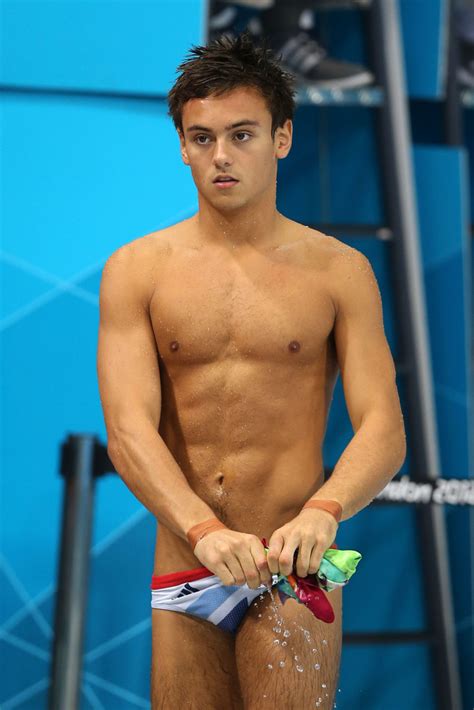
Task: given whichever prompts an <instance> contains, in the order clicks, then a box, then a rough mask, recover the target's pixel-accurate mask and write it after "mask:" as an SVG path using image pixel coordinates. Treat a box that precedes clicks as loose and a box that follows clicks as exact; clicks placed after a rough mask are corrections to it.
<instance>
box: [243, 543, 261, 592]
mask: <svg viewBox="0 0 474 710" xmlns="http://www.w3.org/2000/svg"><path fill="white" fill-rule="evenodd" d="M239 562H240V564H241V566H242V569H243V571H244V575H245V581H246V582H247V584H248V586H249V587H250V589H257V587H258V586H259V585H260V572H259V570H258V568H257V565H256V564H255V560H254V557H253V554H252V552H251V550H250V547H248V548H246V549H245V550H243V551H242V552H240V553H239Z"/></svg>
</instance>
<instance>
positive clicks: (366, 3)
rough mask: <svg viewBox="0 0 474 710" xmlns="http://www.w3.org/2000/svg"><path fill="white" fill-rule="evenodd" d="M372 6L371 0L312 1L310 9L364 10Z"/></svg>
mask: <svg viewBox="0 0 474 710" xmlns="http://www.w3.org/2000/svg"><path fill="white" fill-rule="evenodd" d="M371 5H372V0H313V2H312V4H311V7H312V8H314V9H315V10H333V9H336V8H338V7H356V8H366V7H370V6H371Z"/></svg>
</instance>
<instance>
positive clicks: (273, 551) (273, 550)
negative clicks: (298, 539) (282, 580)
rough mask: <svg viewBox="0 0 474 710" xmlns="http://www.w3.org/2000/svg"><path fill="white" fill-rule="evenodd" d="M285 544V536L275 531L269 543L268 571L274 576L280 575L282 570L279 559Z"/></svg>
mask: <svg viewBox="0 0 474 710" xmlns="http://www.w3.org/2000/svg"><path fill="white" fill-rule="evenodd" d="M284 544H285V539H284V537H283V534H282V533H280V532H278V531H275V532H274V533H273V535H272V536H271V538H270V541H269V543H268V552H267V564H268V569H269V570H270V572H271V573H272V574H279V572H280V568H279V562H278V560H279V558H280V554H281V551H282V549H283V546H284Z"/></svg>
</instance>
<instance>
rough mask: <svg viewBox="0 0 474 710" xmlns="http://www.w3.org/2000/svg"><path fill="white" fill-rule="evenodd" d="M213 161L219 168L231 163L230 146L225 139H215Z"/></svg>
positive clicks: (226, 166)
mask: <svg viewBox="0 0 474 710" xmlns="http://www.w3.org/2000/svg"><path fill="white" fill-rule="evenodd" d="M213 161H214V165H215V166H216V168H218V169H220V170H222V169H225V168H228V167H229V165H232V157H231V154H230V147H229V145H228V144H227V143H226V141H225V139H223V140H216V143H215V148H214V155H213Z"/></svg>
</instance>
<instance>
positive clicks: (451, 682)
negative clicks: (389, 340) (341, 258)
mask: <svg viewBox="0 0 474 710" xmlns="http://www.w3.org/2000/svg"><path fill="white" fill-rule="evenodd" d="M372 22H373V27H372V36H373V38H374V45H375V43H376V47H375V46H374V52H373V55H374V62H375V64H376V70H377V78H378V82H379V83H380V84H381V85H382V86H383V87H384V89H385V102H384V104H383V105H382V106H381V107H380V109H378V111H379V112H380V119H381V121H380V130H381V132H382V140H381V145H382V146H383V153H382V162H383V175H384V181H385V185H384V187H385V196H386V208H387V213H388V217H389V220H388V221H389V224H390V225H391V226H392V227H393V233H394V239H393V242H392V247H393V256H394V268H395V274H394V275H395V278H396V280H397V281H398V282H400V283H401V284H403V285H402V287H399V288H396V289H395V294H396V297H397V300H398V303H397V305H398V309H399V318H398V322H399V324H400V328H401V337H402V347H403V350H404V355H403V360H404V361H407V362H409V363H410V365H411V367H410V369H409V373H408V381H407V384H408V386H407V398H408V417H409V427H408V431H409V433H410V435H411V436H410V438H411V448H410V450H411V452H412V458H413V472H414V474H415V475H416V472H417V471H423V472H427V475H428V478H430V479H436V478H438V477H439V476H440V462H439V451H438V436H437V429H436V417H435V402H434V395H433V378H432V371H431V358H430V350H429V337H428V320H427V314H426V306H425V296H424V286H423V284H424V279H423V269H422V259H421V255H420V238H419V229H418V220H417V211H416V198H415V195H416V187H415V181H414V176H413V168H412V155H411V136H410V127H409V115H408V106H407V90H406V85H405V76H404V70H403V67H404V60H403V54H402V44H401V36H400V22H399V12H398V4H397V3H396V2H393V0H375V2H374V4H373V12H372ZM418 517H419V521H420V531H421V536H422V542H423V549H424V551H425V553H424V556H423V558H422V560H423V564H424V574H425V579H426V580H427V586H428V589H429V590H432V591H431V593H429V594H427V595H426V597H425V598H426V599H427V604H428V616H429V624H430V631H431V632H433V633H434V635H435V637H436V643H435V644H434V652H433V661H434V673H433V677H434V682H435V685H436V691H437V693H436V694H437V698H438V702H439V707H440V710H441V709H442V710H445V709H446V708H449V709H450V710H462V700H461V687H460V678H459V665H458V653H457V646H456V639H455V627H454V615H453V605H452V596H451V588H450V585H449V559H448V551H447V543H446V526H445V521H444V511H443V510H442V509H441V508H436V507H434V506H426V507H423V508H422V509H421V510H419V512H418ZM428 551H429V552H428Z"/></svg>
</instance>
